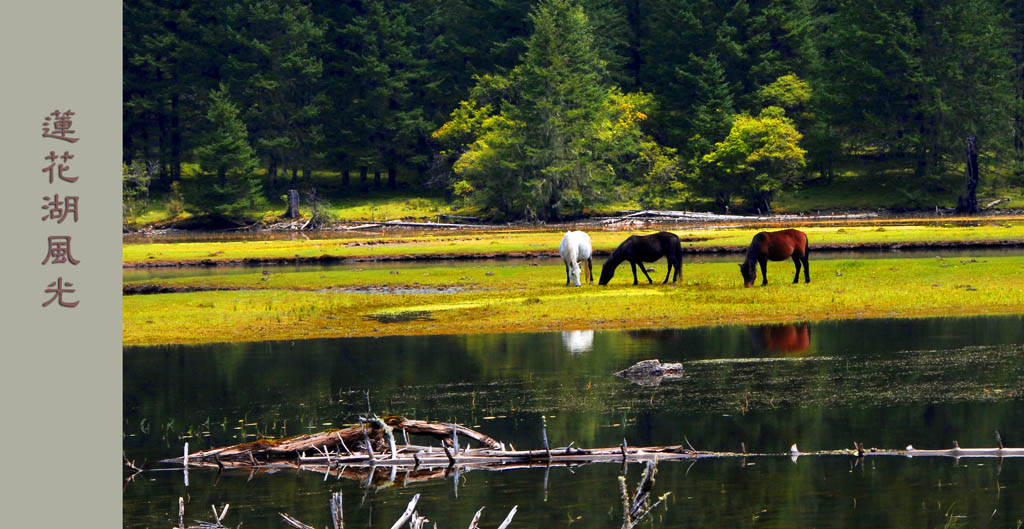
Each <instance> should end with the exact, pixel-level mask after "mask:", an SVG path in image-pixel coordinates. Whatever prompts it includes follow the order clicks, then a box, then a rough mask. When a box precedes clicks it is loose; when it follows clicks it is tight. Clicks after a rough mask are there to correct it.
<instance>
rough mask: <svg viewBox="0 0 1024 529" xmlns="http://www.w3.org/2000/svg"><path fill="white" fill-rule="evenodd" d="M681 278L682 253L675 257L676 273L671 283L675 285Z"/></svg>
mask: <svg viewBox="0 0 1024 529" xmlns="http://www.w3.org/2000/svg"><path fill="white" fill-rule="evenodd" d="M682 276H683V252H679V254H678V255H676V273H675V274H673V275H672V282H673V283H675V282H676V281H679V280H680V279H682Z"/></svg>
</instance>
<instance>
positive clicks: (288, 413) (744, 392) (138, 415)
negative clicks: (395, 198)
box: [123, 316, 1024, 529]
mask: <svg viewBox="0 0 1024 529" xmlns="http://www.w3.org/2000/svg"><path fill="white" fill-rule="evenodd" d="M647 358H659V359H661V360H662V361H674V362H682V363H683V364H684V366H685V369H686V375H685V376H684V377H683V378H682V379H681V380H664V381H662V382H661V384H660V385H658V386H640V385H636V384H633V383H630V382H629V381H626V380H623V379H620V378H617V377H615V376H613V375H612V373H613V372H614V371H617V370H620V369H623V368H625V367H627V366H629V365H631V364H633V363H634V362H636V361H639V360H643V359H647ZM365 391H369V401H370V406H372V407H373V410H374V412H376V413H377V414H379V415H384V414H391V413H397V414H403V415H406V416H408V417H412V418H421V419H431V420H440V421H458V422H460V423H463V424H466V425H469V426H472V427H475V428H477V429H479V430H481V431H483V432H485V433H487V434H489V435H491V436H492V437H496V438H498V439H501V440H503V441H505V442H507V443H508V442H511V443H512V444H513V445H515V446H516V447H518V448H520V449H523V448H536V447H538V446H540V417H541V415H545V416H546V417H547V424H548V428H547V429H548V436H549V438H550V439H551V441H552V443H553V444H554V445H556V446H564V445H566V444H568V443H569V442H570V441H573V442H575V443H576V445H577V446H584V447H604V446H616V445H618V444H620V443H621V442H622V440H623V438H625V439H626V440H627V441H628V442H629V444H631V445H634V446H635V445H659V444H679V443H684V442H685V441H684V436H685V438H686V439H688V440H689V441H690V442H691V443H692V444H693V445H694V446H695V447H697V448H698V449H702V450H729V451H738V450H739V448H740V443H741V442H743V443H745V445H746V447H747V449H748V450H749V451H757V452H772V453H782V452H786V451H788V449H789V446H790V444H792V443H797V444H798V445H799V447H800V449H801V450H804V451H811V450H820V449H836V448H844V447H849V446H851V445H852V443H853V442H854V441H860V442H863V443H864V444H865V446H868V447H870V446H877V447H881V448H901V447H904V446H906V445H907V444H911V443H912V444H914V446H916V447H918V448H946V447H949V446H951V445H952V442H953V441H954V440H957V441H959V443H960V445H961V446H964V447H968V446H970V447H980V446H992V445H993V444H994V432H995V431H996V430H998V431H999V432H1000V433H1001V434H1002V437H1003V439H1004V441H1006V442H1007V444H1008V445H1011V446H1024V317H1022V316H1009V317H980V318H962V319H954V318H943V319H921V320H861V321H850V322H825V323H817V324H810V325H782V326H761V327H744V326H727V327H713V328H697V329H687V330H664V331H650V330H644V331H608V332H605V331H601V332H596V333H595V332H592V331H565V332H561V333H549V334H504V335H473V336H432V337H390V338H376V339H374V338H366V339H332V340H314V341H294V342H256V343H247V344H230V345H207V346H190V347H183V346H173V347H127V348H125V350H124V410H123V415H124V425H123V427H124V434H125V437H124V450H125V453H126V455H127V457H128V458H129V459H132V460H135V461H136V463H140V464H141V462H143V461H146V462H147V463H146V466H147V467H150V466H159V465H157V464H155V463H153V462H154V461H156V460H158V459H162V458H169V457H175V456H178V455H180V454H181V451H182V447H183V444H184V443H185V442H186V441H187V442H189V443H190V449H191V450H195V449H197V448H204V447H209V446H219V445H225V444H233V443H237V442H241V441H244V440H253V439H256V438H257V436H259V435H269V436H274V437H278V436H284V435H295V434H299V433H305V432H309V431H317V430H320V429H323V428H327V427H339V426H342V425H344V424H348V423H350V422H351V421H353V420H354V419H355V417H356V416H357V415H358V414H361V413H363V414H365V412H366V409H367V396H366V393H365ZM743 463H744V462H743V461H741V460H740V459H732V458H728V459H720V460H701V461H699V462H697V463H696V464H693V465H692V466H691V465H690V464H689V463H681V462H662V463H661V464H660V465H659V467H658V470H659V473H658V478H657V482H656V485H655V490H654V493H655V495H660V494H663V493H665V492H671V495H670V496H669V498H668V499H667V500H666V502H665V503H664V504H663V505H662V506H660V507H658V509H657V510H656V511H655V513H654V515H653V517H652V518H651V520H650V521H648V522H644V524H642V527H739V526H742V527H864V528H868V527H943V526H944V524H945V523H946V522H947V521H948V518H947V515H948V514H953V515H955V516H962V517H963V518H956V519H955V520H954V521H959V522H960V523H961V526H963V527H999V528H1010V529H1016V528H1017V527H1018V520H1024V459H1006V460H1003V461H999V460H998V459H962V460H960V461H954V460H952V459H947V458H914V459H906V458H898V457H885V458H868V459H867V460H866V461H865V462H864V463H863V464H855V463H856V462H855V461H854V460H853V459H852V458H848V457H839V456H832V457H807V456H805V457H801V458H799V459H798V460H797V461H796V462H793V461H791V460H790V458H789V457H781V456H780V457H766V458H750V459H747V460H746V461H745V463H746V464H745V465H744V464H743ZM640 470H641V468H640V466H638V465H630V466H629V468H627V469H626V472H627V478H628V481H629V483H630V485H631V486H635V483H636V481H637V480H638V479H639V475H640ZM622 472H623V468H622V467H621V466H620V465H618V464H607V463H605V464H591V465H586V466H580V467H575V468H573V469H572V470H571V471H570V470H569V469H566V468H560V467H552V468H551V469H550V470H547V471H545V469H543V468H539V469H530V470H515V471H505V472H489V471H483V470H472V471H468V472H460V473H459V474H458V475H457V476H456V475H449V476H447V477H446V476H445V475H444V473H443V472H442V471H440V470H439V471H438V472H437V473H436V476H433V477H431V478H429V479H428V478H427V477H426V476H423V475H406V474H403V473H398V474H397V475H395V476H391V475H390V472H389V471H387V470H383V469H381V470H379V471H378V472H377V473H376V474H375V475H373V476H367V475H365V474H364V475H362V476H358V477H357V478H358V479H349V478H347V477H346V478H337V477H335V476H328V477H327V478H326V480H325V476H324V475H323V474H317V473H314V472H308V471H307V472H297V471H286V472H285V471H282V472H275V473H265V472H261V473H257V474H255V475H252V476H250V474H249V473H248V472H245V471H228V472H224V473H223V474H220V475H218V474H217V473H216V472H215V471H206V470H201V469H193V470H192V471H191V472H190V473H189V486H188V487H186V486H185V483H184V479H183V475H182V473H181V472H180V471H166V472H156V471H155V472H146V473H143V474H140V475H139V476H137V477H136V478H135V479H133V480H131V481H130V482H127V483H126V485H125V491H124V502H123V509H124V525H125V527H154V528H155V527H160V528H163V529H166V528H167V527H171V526H173V525H175V524H176V523H177V501H178V497H179V496H183V497H185V499H186V501H187V505H186V519H187V520H193V519H198V520H210V519H211V511H210V505H211V504H217V505H221V504H223V503H230V504H231V510H230V512H229V514H228V516H227V518H226V519H225V520H224V522H225V523H226V524H227V525H229V526H231V527H234V526H236V525H238V524H239V523H243V527H284V524H283V523H282V522H281V521H280V517H279V515H278V514H277V513H278V512H286V513H288V514H290V515H292V516H294V517H296V518H298V519H299V520H302V521H303V522H305V523H306V524H309V525H311V526H313V527H325V526H329V525H330V512H329V510H328V506H327V501H328V498H329V496H330V494H331V493H332V492H335V491H341V492H342V493H343V495H344V509H345V520H346V527H374V528H376V527H390V526H391V524H392V523H393V522H394V520H396V519H397V518H398V516H399V515H400V514H401V512H402V510H404V508H405V505H406V504H407V503H408V501H409V500H410V499H411V498H412V496H413V495H414V494H417V493H419V494H421V499H420V503H419V507H418V510H419V512H421V513H422V514H424V515H426V516H427V517H428V518H429V519H430V520H431V521H432V522H437V525H438V527H442V528H449V527H465V526H467V525H468V524H469V521H470V519H471V518H472V516H473V513H474V512H475V511H476V510H477V509H478V508H479V507H480V506H484V505H486V506H487V508H486V509H485V511H484V516H483V518H482V520H481V526H482V527H495V526H497V525H498V523H500V521H501V520H502V518H504V515H505V513H507V512H508V510H509V509H510V508H511V507H512V506H513V505H518V506H519V509H520V510H519V513H518V514H517V515H516V518H515V521H514V522H513V524H512V526H511V527H513V528H515V527H618V526H619V525H620V524H621V521H622V519H621V503H620V500H619V499H618V498H619V492H618V490H619V489H618V486H619V485H618V476H619V475H620V474H621V473H622Z"/></svg>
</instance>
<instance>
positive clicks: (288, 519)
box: [278, 492, 519, 529]
mask: <svg viewBox="0 0 1024 529" xmlns="http://www.w3.org/2000/svg"><path fill="white" fill-rule="evenodd" d="M419 501H420V495H419V494H417V495H415V496H413V497H412V499H411V500H409V504H408V505H407V506H406V507H405V511H403V512H402V515H401V516H399V517H398V520H396V521H395V523H393V524H392V525H391V529H399V528H400V527H402V526H403V525H405V524H406V522H408V524H409V527H410V528H411V529H420V528H422V527H423V524H425V523H426V522H428V521H429V520H427V518H426V517H425V516H423V515H421V514H420V513H418V512H416V504H417V503H419ZM330 504H331V520H332V521H333V522H334V529H344V528H345V520H344V516H343V515H342V510H341V493H340V492H335V493H334V494H332V495H331V502H330ZM483 510H484V508H483V507H480V510H478V511H476V516H474V517H473V520H472V521H471V522H470V523H469V529H476V528H477V522H479V521H480V514H481V513H483ZM518 510H519V506H518V505H515V506H513V507H512V510H511V511H509V513H508V516H506V517H505V521H503V522H502V523H501V525H499V526H498V529H504V528H506V527H508V525H509V524H510V523H512V517H513V516H515V515H516V511H518ZM278 514H280V515H281V518H282V519H283V521H284V523H286V524H288V525H289V526H291V527H295V528H296V529H313V527H311V526H309V525H306V524H304V523H302V522H300V521H298V520H296V519H295V518H294V517H292V516H289V515H287V514H285V513H283V512H281V513H278ZM434 527H437V526H436V525H435V526H434Z"/></svg>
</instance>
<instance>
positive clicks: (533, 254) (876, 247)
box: [122, 239, 1024, 269]
mask: <svg viewBox="0 0 1024 529" xmlns="http://www.w3.org/2000/svg"><path fill="white" fill-rule="evenodd" d="M1017 247H1024V240H1019V239H1003V240H977V241H970V240H963V241H905V242H864V243H820V244H813V245H811V248H812V250H820V251H863V252H884V251H894V250H902V249H913V250H930V249H936V250H940V249H951V248H952V249H958V248H959V249H972V248H1017ZM745 249H746V246H738V245H729V246H683V253H684V254H727V253H740V252H742V251H744V250H745ZM610 254H611V252H610V251H608V250H599V249H596V248H595V249H594V252H593V255H594V256H596V257H606V256H608V255H610ZM552 257H559V255H558V252H557V251H551V250H535V251H512V252H467V253H460V252H448V253H423V254H382V255H353V256H346V255H330V254H322V255H319V256H313V257H306V256H299V257H245V258H241V259H181V260H149V261H125V262H123V263H122V268H123V269H140V268H141V269H144V268H185V267H199V268H209V267H221V266H224V267H247V266H253V267H255V266H264V265H304V264H336V263H343V262H351V263H360V262H391V261H398V262H402V261H412V262H415V261H453V260H454V261H461V260H474V259H537V258H552Z"/></svg>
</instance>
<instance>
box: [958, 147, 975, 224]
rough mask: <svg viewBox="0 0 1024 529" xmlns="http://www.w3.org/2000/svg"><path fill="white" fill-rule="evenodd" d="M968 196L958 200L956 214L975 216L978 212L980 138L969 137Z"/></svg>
mask: <svg viewBox="0 0 1024 529" xmlns="http://www.w3.org/2000/svg"><path fill="white" fill-rule="evenodd" d="M966 184H967V195H966V196H961V197H960V198H959V199H958V200H957V206H956V212H957V213H961V214H973V213H977V212H978V195H977V191H978V137H977V136H968V137H967V178H966Z"/></svg>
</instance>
